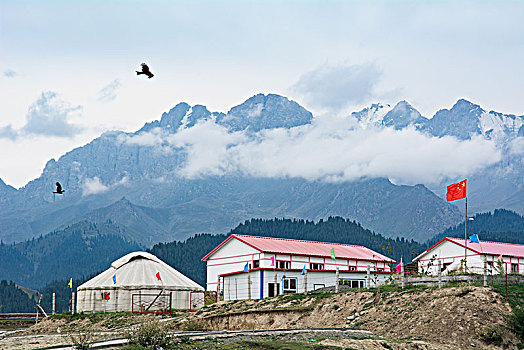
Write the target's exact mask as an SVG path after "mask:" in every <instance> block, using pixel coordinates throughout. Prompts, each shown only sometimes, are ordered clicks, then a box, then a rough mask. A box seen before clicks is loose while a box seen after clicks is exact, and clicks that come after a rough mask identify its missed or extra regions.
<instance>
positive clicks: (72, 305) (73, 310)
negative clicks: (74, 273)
mask: <svg viewBox="0 0 524 350" xmlns="http://www.w3.org/2000/svg"><path fill="white" fill-rule="evenodd" d="M71 313H72V314H74V313H75V292H73V293H71Z"/></svg>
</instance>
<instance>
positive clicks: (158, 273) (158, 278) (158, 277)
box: [156, 272, 162, 281]
mask: <svg viewBox="0 0 524 350" xmlns="http://www.w3.org/2000/svg"><path fill="white" fill-rule="evenodd" d="M156 278H157V280H159V281H162V279H161V278H160V272H157V273H156Z"/></svg>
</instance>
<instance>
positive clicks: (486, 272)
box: [484, 256, 488, 287]
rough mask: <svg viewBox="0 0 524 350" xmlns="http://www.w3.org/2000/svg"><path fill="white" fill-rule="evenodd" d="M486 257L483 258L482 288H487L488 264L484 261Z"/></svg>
mask: <svg viewBox="0 0 524 350" xmlns="http://www.w3.org/2000/svg"><path fill="white" fill-rule="evenodd" d="M486 259H487V256H486V257H484V287H487V286H488V266H487V265H488V263H487V261H486Z"/></svg>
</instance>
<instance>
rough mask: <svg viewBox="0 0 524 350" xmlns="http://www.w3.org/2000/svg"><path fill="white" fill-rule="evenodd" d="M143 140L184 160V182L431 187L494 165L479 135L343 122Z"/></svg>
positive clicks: (205, 130)
mask: <svg viewBox="0 0 524 350" xmlns="http://www.w3.org/2000/svg"><path fill="white" fill-rule="evenodd" d="M140 137H141V138H143V139H144V140H145V139H147V136H146V135H140ZM148 137H151V138H152V139H155V140H156V141H155V142H147V143H143V144H144V145H145V144H147V145H148V146H150V147H152V148H155V149H158V148H159V147H162V148H165V147H168V146H169V147H171V148H172V149H173V151H175V150H177V151H180V152H183V153H184V154H185V157H184V163H183V164H182V165H181V166H180V168H179V169H178V171H177V172H178V175H180V176H183V177H186V178H198V177H203V176H208V175H215V176H222V175H228V174H239V173H240V174H244V175H247V176H254V177H272V178H285V177H299V178H304V179H307V180H310V181H314V180H320V181H328V182H341V181H352V180H357V179H360V178H376V177H385V178H389V179H391V180H392V181H393V182H395V183H397V184H411V185H412V184H418V183H424V184H437V183H439V182H441V181H443V180H445V179H448V178H455V177H458V176H461V175H463V174H471V173H474V172H476V171H478V170H481V169H482V168H484V167H487V166H489V165H491V164H494V163H496V162H498V161H499V160H500V159H501V152H500V150H498V149H497V148H496V145H495V143H494V142H493V141H491V140H486V139H484V138H483V137H482V136H476V137H473V138H472V139H471V140H466V141H463V140H459V139H457V138H455V137H451V136H446V137H433V136H428V135H426V134H422V133H421V132H419V131H417V130H415V129H414V128H407V129H403V130H394V129H393V128H378V127H368V128H365V129H364V128H362V127H361V126H360V125H358V124H355V122H354V120H353V119H351V118H347V117H333V116H331V117H329V116H323V117H317V118H315V119H314V121H313V123H312V124H310V125H303V126H298V127H295V128H291V129H285V128H279V129H270V130H262V131H260V132H258V133H255V134H254V135H253V134H251V135H248V134H246V133H244V132H228V130H227V129H226V128H224V127H222V126H220V125H217V124H215V123H214V122H213V121H205V122H200V123H197V124H196V125H195V126H194V127H192V128H187V129H183V130H181V131H179V132H178V133H176V134H161V133H158V132H156V133H151V135H149V136H148ZM160 145H161V146H160Z"/></svg>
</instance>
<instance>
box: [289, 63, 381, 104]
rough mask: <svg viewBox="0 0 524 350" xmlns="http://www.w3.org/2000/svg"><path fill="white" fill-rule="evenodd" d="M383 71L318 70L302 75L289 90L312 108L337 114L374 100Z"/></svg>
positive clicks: (368, 65)
mask: <svg viewBox="0 0 524 350" xmlns="http://www.w3.org/2000/svg"><path fill="white" fill-rule="evenodd" d="M381 76H382V71H381V70H380V69H379V68H378V67H377V66H376V65H374V64H371V63H366V64H360V65H338V66H321V67H319V68H317V69H315V70H313V71H311V72H308V73H305V74H304V75H302V76H301V77H300V78H299V79H298V81H297V82H296V83H295V84H294V85H293V86H292V87H291V90H292V91H294V92H296V93H298V94H299V95H302V96H303V98H304V100H305V102H306V103H308V104H309V105H311V106H313V107H318V108H324V109H327V110H340V109H342V108H344V107H347V106H348V105H349V104H358V103H362V102H366V100H368V99H369V98H371V97H373V96H374V90H375V87H376V85H377V83H378V82H379V81H380V78H381Z"/></svg>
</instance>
